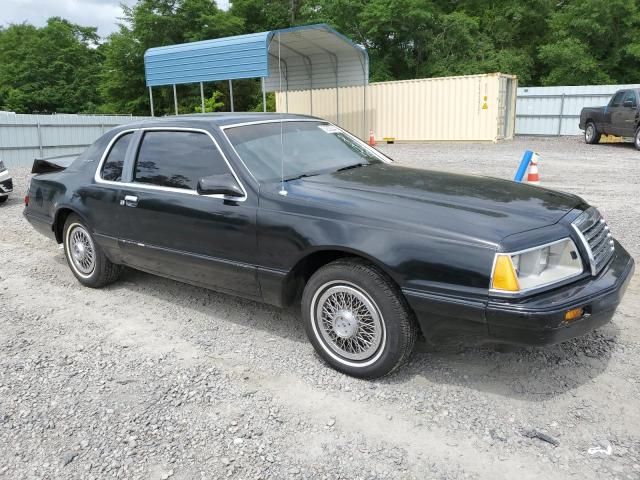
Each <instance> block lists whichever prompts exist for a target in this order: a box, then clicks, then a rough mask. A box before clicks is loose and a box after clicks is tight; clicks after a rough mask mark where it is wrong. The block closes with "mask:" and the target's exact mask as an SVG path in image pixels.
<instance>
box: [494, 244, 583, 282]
mask: <svg viewBox="0 0 640 480" xmlns="http://www.w3.org/2000/svg"><path fill="white" fill-rule="evenodd" d="M582 271H583V265H582V260H581V258H580V254H579V253H578V249H577V248H576V244H575V243H573V240H571V239H570V238H566V239H563V240H559V241H557V242H553V243H549V244H546V245H541V246H539V247H535V248H529V249H527V250H523V251H521V252H515V253H498V254H496V257H495V261H494V265H493V273H492V275H491V289H492V290H495V291H499V292H510V293H519V292H525V291H527V290H533V289H537V288H540V287H544V286H546V285H551V284H553V283H558V282H561V281H563V280H566V279H568V278H571V277H575V276H577V275H580V274H581V273H582Z"/></svg>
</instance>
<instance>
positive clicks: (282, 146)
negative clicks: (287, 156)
mask: <svg viewBox="0 0 640 480" xmlns="http://www.w3.org/2000/svg"><path fill="white" fill-rule="evenodd" d="M278 78H279V80H280V87H279V89H278V92H279V93H280V92H282V63H281V60H280V32H278ZM282 129H283V121H282V111H281V112H280V191H279V192H278V193H279V194H280V195H282V196H283V197H286V196H287V190H286V189H285V188H284V135H283V132H282Z"/></svg>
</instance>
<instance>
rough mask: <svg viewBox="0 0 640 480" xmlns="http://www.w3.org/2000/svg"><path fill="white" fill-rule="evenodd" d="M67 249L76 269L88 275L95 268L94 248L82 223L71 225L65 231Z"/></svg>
mask: <svg viewBox="0 0 640 480" xmlns="http://www.w3.org/2000/svg"><path fill="white" fill-rule="evenodd" d="M67 251H68V254H69V259H70V260H71V263H72V264H73V267H74V268H75V269H76V271H77V272H78V273H79V274H81V275H83V276H89V275H91V274H92V273H93V271H94V269H95V268H96V249H95V247H94V245H93V240H92V239H91V236H90V235H89V232H87V231H86V230H85V228H84V227H83V226H82V225H78V224H75V225H72V226H71V228H69V232H68V233H67Z"/></svg>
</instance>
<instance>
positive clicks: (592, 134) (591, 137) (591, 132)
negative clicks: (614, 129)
mask: <svg viewBox="0 0 640 480" xmlns="http://www.w3.org/2000/svg"><path fill="white" fill-rule="evenodd" d="M600 137H602V134H601V133H600V132H599V131H598V129H597V128H596V124H595V123H593V122H587V125H586V126H585V128H584V141H585V142H586V143H588V144H589V145H594V144H596V143H598V142H599V141H600Z"/></svg>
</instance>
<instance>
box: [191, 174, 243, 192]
mask: <svg viewBox="0 0 640 480" xmlns="http://www.w3.org/2000/svg"><path fill="white" fill-rule="evenodd" d="M197 190H198V195H226V196H228V197H244V192H243V191H242V189H241V188H240V186H239V185H238V182H236V179H235V178H234V177H233V175H231V174H230V173H223V174H222V175H209V176H208V177H204V178H201V179H200V181H199V182H198V187H197Z"/></svg>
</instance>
